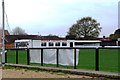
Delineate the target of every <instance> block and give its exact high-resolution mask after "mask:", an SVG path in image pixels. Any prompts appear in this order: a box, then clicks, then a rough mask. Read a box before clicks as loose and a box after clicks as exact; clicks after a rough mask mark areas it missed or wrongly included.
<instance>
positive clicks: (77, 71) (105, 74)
mask: <svg viewBox="0 0 120 80" xmlns="http://www.w3.org/2000/svg"><path fill="white" fill-rule="evenodd" d="M6 65H9V66H13V67H21V68H29V69H39V70H46V71H54V72H63V73H70V74H77V75H85V76H91V77H105V78H111V79H120V75H118V73H110V72H101V71H93V70H80V69H64V68H56V67H41V66H30V65H19V64H6Z"/></svg>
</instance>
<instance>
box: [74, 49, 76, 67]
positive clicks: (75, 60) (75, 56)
mask: <svg viewBox="0 0 120 80" xmlns="http://www.w3.org/2000/svg"><path fill="white" fill-rule="evenodd" d="M74 69H76V49H74Z"/></svg>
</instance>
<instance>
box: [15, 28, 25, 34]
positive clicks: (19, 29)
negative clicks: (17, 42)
mask: <svg viewBox="0 0 120 80" xmlns="http://www.w3.org/2000/svg"><path fill="white" fill-rule="evenodd" d="M13 35H27V33H26V32H25V30H24V29H22V28H21V27H16V28H14V29H13Z"/></svg>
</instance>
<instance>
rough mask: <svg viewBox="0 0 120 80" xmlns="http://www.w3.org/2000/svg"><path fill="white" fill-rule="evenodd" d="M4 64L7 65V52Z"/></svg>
mask: <svg viewBox="0 0 120 80" xmlns="http://www.w3.org/2000/svg"><path fill="white" fill-rule="evenodd" d="M7 51H8V50H7ZM5 63H7V52H6V53H5Z"/></svg>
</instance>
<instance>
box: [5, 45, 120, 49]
mask: <svg viewBox="0 0 120 80" xmlns="http://www.w3.org/2000/svg"><path fill="white" fill-rule="evenodd" d="M26 49H120V46H118V47H117V46H116V47H40V48H7V49H6V50H26Z"/></svg>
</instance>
